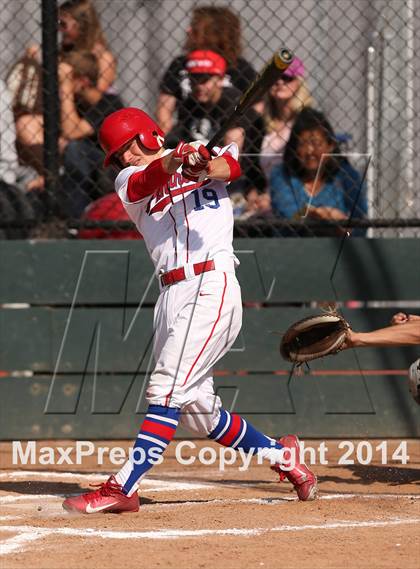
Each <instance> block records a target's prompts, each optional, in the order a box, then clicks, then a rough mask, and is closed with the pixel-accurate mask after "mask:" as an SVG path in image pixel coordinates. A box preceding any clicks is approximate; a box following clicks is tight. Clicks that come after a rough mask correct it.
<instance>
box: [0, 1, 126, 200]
mask: <svg viewBox="0 0 420 569" xmlns="http://www.w3.org/2000/svg"><path fill="white" fill-rule="evenodd" d="M59 29H60V30H61V32H62V43H61V48H60V59H62V58H63V57H64V56H65V55H66V54H68V53H69V52H72V51H78V50H87V51H89V52H91V53H93V54H94V55H95V56H96V58H97V61H98V67H99V74H98V82H97V89H98V90H99V91H101V92H103V93H105V92H111V91H112V84H113V83H114V81H115V77H116V61H115V57H114V56H113V54H112V53H111V52H110V51H109V49H108V47H107V43H106V40H105V37H104V34H103V31H102V29H101V26H100V23H99V19H98V15H97V13H96V11H95V8H94V6H93V4H92V2H91V0H68V1H66V2H64V4H62V6H61V7H60V10H59ZM40 62H41V48H40V46H39V45H32V46H29V47H28V48H27V50H26V54H25V56H24V57H23V58H21V59H20V60H19V61H18V62H17V63H16V64H15V65H14V66H13V67H12V69H11V71H10V72H9V74H8V79H7V83H8V86H9V89H10V90H11V92H12V94H13V112H14V116H15V124H16V135H17V138H16V148H17V151H18V156H19V162H20V164H22V165H24V166H29V167H30V168H33V169H34V170H35V172H36V173H37V174H38V177H37V178H35V179H34V180H32V181H31V182H29V184H28V189H36V188H38V189H39V188H42V187H43V178H42V169H43V139H44V135H43V118H42V69H41V65H40ZM59 145H60V151H61V152H62V151H63V150H64V145H65V140H64V139H62V138H61V139H60V141H59Z"/></svg>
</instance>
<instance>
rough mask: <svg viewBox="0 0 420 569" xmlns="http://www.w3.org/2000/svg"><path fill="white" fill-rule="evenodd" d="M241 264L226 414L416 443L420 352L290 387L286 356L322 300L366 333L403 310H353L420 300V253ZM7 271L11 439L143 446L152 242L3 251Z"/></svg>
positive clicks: (415, 248)
mask: <svg viewBox="0 0 420 569" xmlns="http://www.w3.org/2000/svg"><path fill="white" fill-rule="evenodd" d="M235 251H236V254H237V256H238V258H239V260H240V261H241V265H240V267H239V269H238V278H239V280H240V283H241V286H242V292H243V301H244V320H243V328H242V332H241V334H240V336H239V337H238V339H237V341H236V342H235V344H234V346H233V348H232V349H231V351H230V352H229V353H228V354H227V356H226V357H225V358H224V359H223V360H222V361H221V362H219V363H218V365H217V368H216V370H215V386H216V389H217V390H218V393H219V394H220V395H221V396H222V398H223V400H224V402H225V405H226V406H227V407H229V408H231V409H233V410H235V411H237V412H240V413H243V414H244V415H246V416H247V417H248V418H249V419H250V420H251V421H252V422H253V423H254V424H256V426H258V427H260V428H262V429H264V430H265V431H267V432H268V433H270V434H272V435H278V434H281V433H284V432H286V431H296V432H299V433H301V434H302V435H304V436H306V437H310V436H314V437H315V436H316V437H328V436H330V437H331V436H337V437H342V436H352V437H367V436H369V437H373V436H376V437H392V436H395V437H409V436H416V435H418V434H419V424H420V421H419V418H420V415H419V409H420V407H419V406H417V405H416V404H415V402H414V401H413V400H412V398H411V397H410V395H409V393H408V389H407V377H406V374H407V368H408V366H409V364H410V363H411V362H412V361H414V360H415V359H416V358H417V357H419V356H420V347H419V349H418V350H417V349H413V348H405V349H396V348H393V349H363V350H358V351H356V350H352V351H346V352H343V353H341V354H338V355H337V356H334V357H331V358H325V359H323V360H319V361H317V362H314V363H313V364H312V365H311V366H310V369H309V370H305V373H304V374H303V375H296V374H294V375H292V369H291V365H289V364H287V363H286V362H284V361H283V360H282V359H281V357H280V355H279V352H278V345H279V341H280V334H281V333H282V332H283V331H284V330H285V329H286V328H287V327H288V325H289V324H290V323H291V322H293V321H294V320H296V319H298V318H303V317H304V316H306V315H308V314H311V313H313V312H314V311H315V309H314V308H310V307H309V306H310V303H311V302H312V303H314V302H315V301H317V302H320V301H322V302H326V301H329V302H331V301H338V302H340V303H344V305H343V313H344V315H345V316H346V317H347V318H348V320H349V321H350V322H351V323H352V325H353V327H354V328H355V329H358V330H370V329H373V328H377V327H382V326H384V325H386V324H387V322H388V321H389V319H390V317H391V315H392V314H393V312H395V311H393V310H390V309H384V308H358V309H350V308H346V307H345V303H347V302H348V301H350V300H352V301H354V300H359V301H375V300H376V301H377V300H380V301H395V300H410V301H412V300H420V269H419V267H420V263H419V259H420V242H419V241H418V240H416V239H400V240H391V239H390V240H386V239H382V240H367V239H353V240H348V241H346V242H345V243H344V246H343V243H342V242H341V240H338V239H267V240H264V239H240V240H237V241H236V242H235ZM337 256H338V261H337ZM0 269H1V274H2V277H1V280H0V304H1V307H0V362H1V364H0V401H1V417H0V428H1V433H2V438H3V439H17V438H19V439H38V438H63V437H69V438H73V437H74V438H79V439H80V438H82V439H83V438H125V437H128V438H131V437H132V436H133V435H134V434H135V433H136V432H137V428H138V424H139V422H140V421H141V418H142V414H143V413H144V410H145V408H146V403H145V400H144V387H145V384H146V382H147V377H148V374H149V373H150V371H151V369H152V367H153V364H152V360H151V342H152V317H153V305H154V303H155V301H156V298H157V294H158V287H157V284H156V279H155V277H154V275H153V270H152V266H151V263H150V260H149V259H148V256H147V252H146V250H145V247H144V244H143V242H141V241H102V242H101V241H60V242H54V241H49V242H28V241H26V242H19V241H15V242H13V241H8V242H2V243H1V246H0ZM47 402H48V404H47ZM46 404H47V405H46Z"/></svg>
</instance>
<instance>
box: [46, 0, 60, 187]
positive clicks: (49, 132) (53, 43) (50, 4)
mask: <svg viewBox="0 0 420 569" xmlns="http://www.w3.org/2000/svg"><path fill="white" fill-rule="evenodd" d="M57 18H58V10H57V1H56V0H42V71H43V73H42V78H43V79H42V82H43V85H42V87H43V116H44V176H45V189H46V191H47V192H48V193H50V194H54V193H55V191H56V189H57V184H58V172H59V152H58V137H59V128H60V102H59V96H58V73H57V59H58V45H57Z"/></svg>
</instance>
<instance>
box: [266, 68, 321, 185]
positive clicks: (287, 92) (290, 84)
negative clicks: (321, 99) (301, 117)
mask: <svg viewBox="0 0 420 569" xmlns="http://www.w3.org/2000/svg"><path fill="white" fill-rule="evenodd" d="M304 75H305V68H304V65H303V61H302V60H301V59H299V58H298V57H295V58H294V60H293V62H292V64H291V65H290V67H289V68H288V69H287V70H286V71H285V73H284V74H283V78H282V79H279V80H278V81H277V82H276V83H274V85H273V86H272V87H271V88H270V90H269V92H268V95H267V100H266V104H265V110H264V119H265V128H266V134H265V136H264V139H263V142H262V146H261V156H260V165H261V168H262V170H263V172H264V174H265V177H266V179H267V181H268V180H270V174H271V170H272V168H273V166H275V165H276V164H279V163H281V161H282V156H283V151H284V148H285V146H286V143H287V141H288V140H289V137H290V132H291V130H292V127H293V124H294V122H295V119H296V117H297V115H298V114H299V112H300V111H301V110H302V109H303V108H305V107H308V106H311V105H312V103H313V101H312V97H311V95H310V93H309V90H308V87H307V86H306V83H305V81H304Z"/></svg>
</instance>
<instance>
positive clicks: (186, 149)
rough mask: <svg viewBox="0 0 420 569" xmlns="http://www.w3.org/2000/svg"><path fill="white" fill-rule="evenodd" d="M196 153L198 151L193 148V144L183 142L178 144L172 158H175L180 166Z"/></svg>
mask: <svg viewBox="0 0 420 569" xmlns="http://www.w3.org/2000/svg"><path fill="white" fill-rule="evenodd" d="M195 151H196V150H195V148H194V146H191V144H188V142H183V141H181V142H178V144H177V145H176V148H175V150H174V151H173V152H172V158H175V160H177V161H179V164H180V165H181V164H183V163H184V159H185V158H186V157H187V156H188V155H189V154H191V153H192V152H195Z"/></svg>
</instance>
